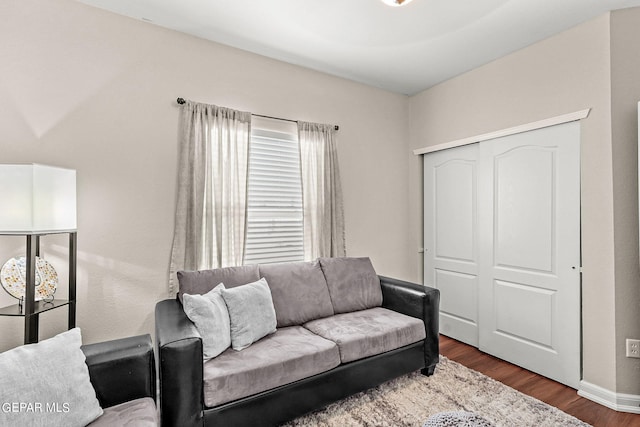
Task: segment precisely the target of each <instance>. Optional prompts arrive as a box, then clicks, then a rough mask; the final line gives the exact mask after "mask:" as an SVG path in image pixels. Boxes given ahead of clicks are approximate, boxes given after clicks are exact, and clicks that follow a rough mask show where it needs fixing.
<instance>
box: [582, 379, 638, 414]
mask: <svg viewBox="0 0 640 427" xmlns="http://www.w3.org/2000/svg"><path fill="white" fill-rule="evenodd" d="M578 395H579V396H582V397H584V398H586V399H589V400H593V401H594V402H596V403H599V404H601V405H604V406H606V407H607V408H611V409H613V410H615V411H619V412H629V413H631V414H640V395H637V394H624V393H615V392H613V391H611V390H607V389H606V388H603V387H600V386H597V385H595V384H591V383H588V382H586V381H580V389H579V390H578Z"/></svg>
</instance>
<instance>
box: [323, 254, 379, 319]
mask: <svg viewBox="0 0 640 427" xmlns="http://www.w3.org/2000/svg"><path fill="white" fill-rule="evenodd" d="M320 265H321V267H322V271H323V272H324V276H325V278H326V280H327V286H328V288H329V294H330V295H331V302H332V303H333V311H334V312H335V313H336V314H338V313H348V312H351V311H358V310H364V309H367V308H373V307H379V306H381V305H382V289H381V288H380V279H379V278H378V275H377V274H376V271H375V270H374V269H373V265H372V264H371V260H370V259H369V258H320Z"/></svg>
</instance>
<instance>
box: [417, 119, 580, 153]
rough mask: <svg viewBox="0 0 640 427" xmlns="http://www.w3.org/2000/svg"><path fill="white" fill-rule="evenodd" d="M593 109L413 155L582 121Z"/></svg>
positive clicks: (420, 149)
mask: <svg viewBox="0 0 640 427" xmlns="http://www.w3.org/2000/svg"><path fill="white" fill-rule="evenodd" d="M590 111H591V108H587V109H586V110H580V111H575V112H573V113H567V114H562V115H560V116H555V117H550V118H548V119H543V120H538V121H535V122H530V123H525V124H523V125H518V126H514V127H510V128H507V129H502V130H498V131H494V132H489V133H484V134H482V135H476V136H470V137H467V138H462V139H457V140H455V141H450V142H445V143H443V144H438V145H432V146H430V147H424V148H418V149H415V150H413V154H415V155H416V156H420V155H422V154H427V153H433V152H434V151H440V150H446V149H447V148H455V147H461V146H463V145H468V144H474V143H476V142H480V141H486V140H489V139H494V138H499V137H501V136H509V135H514V134H516V133H521V132H528V131H530V130H536V129H542V128H545V127H548V126H555V125H559V124H562V123H568V122H573V121H576V120H581V119H584V118H586V117H587V116H588V115H589V112H590Z"/></svg>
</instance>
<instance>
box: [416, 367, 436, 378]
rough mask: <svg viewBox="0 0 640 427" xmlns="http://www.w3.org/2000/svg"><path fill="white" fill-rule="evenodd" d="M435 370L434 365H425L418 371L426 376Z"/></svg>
mask: <svg viewBox="0 0 640 427" xmlns="http://www.w3.org/2000/svg"><path fill="white" fill-rule="evenodd" d="M435 371H436V365H432V366H427V367H426V368H422V369H421V370H420V373H421V374H422V375H426V376H427V377H430V376H431V375H433V374H434V372H435Z"/></svg>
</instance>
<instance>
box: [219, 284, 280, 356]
mask: <svg viewBox="0 0 640 427" xmlns="http://www.w3.org/2000/svg"><path fill="white" fill-rule="evenodd" d="M222 297H223V298H224V302H225V303H227V309H228V310H229V319H230V321H231V347H232V348H233V349H234V350H237V351H240V350H242V349H245V348H247V347H249V346H250V345H251V344H252V343H254V342H256V341H258V340H259V339H260V338H262V337H264V336H266V335H269V334H271V333H273V332H275V331H276V311H275V309H274V308H273V300H272V298H271V290H270V289H269V285H268V284H267V281H266V279H265V278H262V279H260V280H258V281H257V282H252V283H248V284H246V285H241V286H237V287H235V288H231V289H223V290H222Z"/></svg>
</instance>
